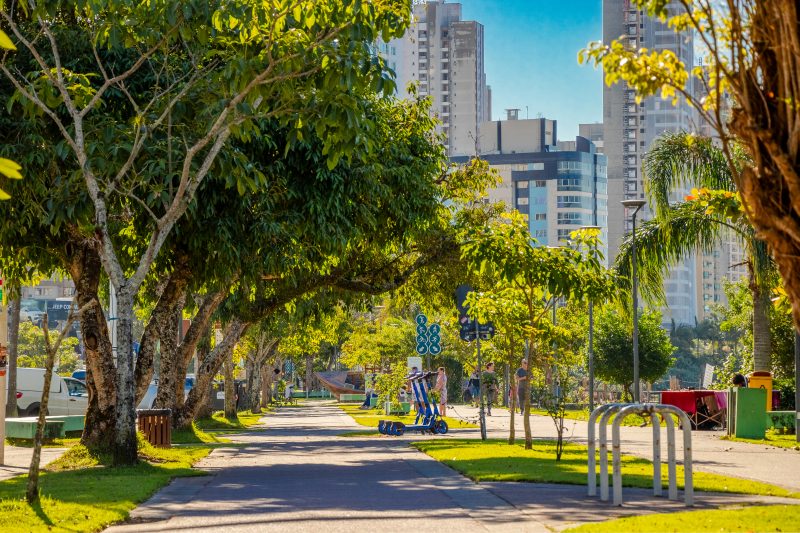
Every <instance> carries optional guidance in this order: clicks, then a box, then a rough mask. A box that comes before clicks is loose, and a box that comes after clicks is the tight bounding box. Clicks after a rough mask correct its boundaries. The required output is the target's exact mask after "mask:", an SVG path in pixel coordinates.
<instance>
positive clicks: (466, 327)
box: [455, 285, 494, 440]
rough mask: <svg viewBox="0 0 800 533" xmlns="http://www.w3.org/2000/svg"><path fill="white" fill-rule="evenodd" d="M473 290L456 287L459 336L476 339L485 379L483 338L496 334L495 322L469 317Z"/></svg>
mask: <svg viewBox="0 0 800 533" xmlns="http://www.w3.org/2000/svg"><path fill="white" fill-rule="evenodd" d="M470 292H472V287H470V286H469V285H459V286H458V288H456V295H455V296H456V307H457V308H458V322H459V324H461V330H460V331H459V337H461V339H462V340H464V341H467V342H471V341H473V340H474V341H476V344H475V347H476V350H477V355H478V378H479V380H483V361H481V339H483V340H489V339H491V338H492V337H493V336H494V324H492V323H491V322H488V323H486V324H481V323H480V322H478V321H477V320H473V319H471V318H470V317H469V314H468V311H469V306H468V305H467V304H466V303H465V302H466V300H467V295H468V294H469V293H470ZM483 389H484V387H483V383H482V382H480V387H479V389H478V395H479V397H480V402H479V404H480V408H479V411H478V418H479V419H480V425H481V440H486V415H485V413H484V406H485V401H484V398H485V396H484V394H483Z"/></svg>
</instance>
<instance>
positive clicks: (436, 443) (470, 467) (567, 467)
mask: <svg viewBox="0 0 800 533" xmlns="http://www.w3.org/2000/svg"><path fill="white" fill-rule="evenodd" d="M412 446H415V447H416V448H417V449H419V450H421V451H423V452H425V453H427V454H428V455H430V456H431V457H433V458H434V459H437V460H439V461H441V462H443V463H444V464H446V465H448V466H450V467H451V468H454V469H455V470H457V471H459V472H461V473H462V474H464V475H465V476H467V477H469V478H470V479H472V480H474V481H528V482H534V483H564V484H569V485H585V484H586V474H587V465H586V459H587V453H588V451H587V447H586V446H584V445H580V444H573V443H567V444H565V445H564V453H563V455H562V456H561V460H560V461H556V455H555V443H554V442H553V441H535V442H534V444H533V449H532V450H526V449H525V447H524V442H523V443H521V444H515V445H511V446H510V445H509V444H508V443H507V442H506V441H501V440H488V441H485V442H483V441H480V440H472V439H469V440H467V439H458V440H430V441H422V442H414V443H412ZM609 455H610V454H609ZM608 462H609V467H608V469H609V474H610V473H611V457H609V461H608ZM598 471H599V468H598ZM661 472H662V473H661V476H662V480H663V481H664V483H663V484H664V487H666V486H667V482H668V481H667V468H666V465H664V466H662V470H661ZM610 477H611V476H610V475H609V484H610V483H611V480H610ZM677 478H678V479H677V482H678V488H683V467H682V466H680V465H678V468H677ZM693 478H694V489H695V490H697V491H712V492H734V493H741V494H761V495H769V496H785V497H791V498H800V493H793V492H790V491H788V490H786V489H784V488H782V487H776V486H774V485H769V484H767V483H760V482H758V481H750V480H747V479H739V478H732V477H727V476H722V475H719V474H710V473H707V472H698V471H696V470H695V471H694V475H693ZM622 484H623V485H624V486H626V487H642V488H651V487H652V486H653V466H652V463H651V462H650V461H648V460H646V459H641V458H638V457H633V456H630V455H623V456H622Z"/></svg>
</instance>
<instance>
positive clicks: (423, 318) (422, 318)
mask: <svg viewBox="0 0 800 533" xmlns="http://www.w3.org/2000/svg"><path fill="white" fill-rule="evenodd" d="M415 320H416V321H417V324H419V325H420V326H424V325H425V324H427V323H428V317H426V316H425V315H423V314H422V313H420V314H418V315H417V316H416V319H415Z"/></svg>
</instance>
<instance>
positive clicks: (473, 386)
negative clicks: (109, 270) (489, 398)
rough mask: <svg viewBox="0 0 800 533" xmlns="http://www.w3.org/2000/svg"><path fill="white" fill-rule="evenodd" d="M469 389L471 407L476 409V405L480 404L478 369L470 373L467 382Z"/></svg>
mask: <svg viewBox="0 0 800 533" xmlns="http://www.w3.org/2000/svg"><path fill="white" fill-rule="evenodd" d="M467 386H468V388H469V395H470V399H471V400H472V405H473V406H475V407H478V403H480V398H479V396H480V393H481V389H480V386H481V378H480V376H479V375H478V369H477V368H476V369H475V370H473V371H472V374H470V376H469V382H468V383H467Z"/></svg>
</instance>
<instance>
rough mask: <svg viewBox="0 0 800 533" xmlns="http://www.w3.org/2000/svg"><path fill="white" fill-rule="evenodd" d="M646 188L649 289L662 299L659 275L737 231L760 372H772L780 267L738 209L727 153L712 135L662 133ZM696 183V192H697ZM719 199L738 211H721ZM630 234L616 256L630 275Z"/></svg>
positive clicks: (640, 248) (643, 252)
mask: <svg viewBox="0 0 800 533" xmlns="http://www.w3.org/2000/svg"><path fill="white" fill-rule="evenodd" d="M729 149H730V150H731V153H732V154H733V155H734V156H735V158H736V159H735V164H736V168H737V169H741V168H743V167H744V166H745V165H747V164H748V158H747V156H746V155H745V154H744V153H743V151H742V150H741V148H740V147H739V146H738V145H735V144H733V145H731V146H730V148H729ZM643 170H644V179H645V189H646V191H647V195H648V198H649V199H650V204H651V205H652V206H653V207H654V210H655V214H656V216H655V218H653V219H652V220H649V221H647V222H645V223H644V224H642V226H641V229H640V230H638V231H637V233H636V249H637V251H636V259H637V264H638V267H639V271H640V273H641V279H642V281H643V283H642V288H643V289H644V291H645V292H646V293H649V294H651V295H655V296H656V297H660V299H662V300H663V292H662V284H661V283H662V277H663V275H664V274H665V273H667V272H668V271H669V268H670V267H671V266H673V265H674V264H675V263H676V262H678V261H680V260H682V259H685V258H686V257H687V256H689V255H691V254H693V253H695V252H696V251H697V250H698V249H699V250H702V251H704V252H710V251H712V250H714V249H715V248H716V247H717V246H718V245H719V244H720V242H721V240H722V238H723V237H725V236H726V235H733V236H735V238H736V239H737V240H738V241H739V242H740V243H741V244H742V246H743V247H744V249H745V252H746V254H747V268H748V272H749V279H750V290H751V292H752V293H753V298H752V300H753V303H754V310H753V327H752V329H753V333H754V337H753V339H754V353H753V356H754V357H753V361H754V366H755V368H754V369H755V370H769V368H770V361H769V354H770V327H769V309H770V307H771V303H770V296H771V288H772V286H773V285H774V284H775V282H776V278H777V275H776V272H775V267H774V264H773V262H772V260H771V259H770V257H769V255H768V253H767V249H766V245H765V244H764V242H763V241H762V240H761V239H759V238H758V237H756V234H755V230H754V229H753V226H751V225H750V223H749V221H748V220H747V219H746V217H744V216H743V213H742V212H740V211H739V209H738V203H737V202H736V199H737V198H738V196H737V194H736V187H735V185H734V181H733V177H732V173H731V170H730V167H729V166H728V164H727V163H726V159H725V154H724V153H723V152H722V150H721V149H719V148H717V147H716V146H715V145H714V143H713V140H712V139H709V138H704V137H697V136H695V135H692V134H689V133H665V134H663V135H662V136H661V137H659V138H658V139H656V141H655V142H654V143H653V145H652V146H651V147H650V149H649V150H648V152H647V154H646V155H645V157H644V162H643ZM687 185H691V186H694V187H695V189H694V195H690V196H689V197H687V199H686V201H683V202H678V203H671V202H670V198H671V196H672V195H673V194H674V192H675V190H676V189H678V188H681V187H686V186H687ZM698 187H699V189H698ZM722 202H725V203H726V204H727V205H730V206H733V208H726V209H719V207H720V205H722ZM631 239H632V237H631V236H628V237H626V239H625V241H624V242H623V244H622V246H621V248H620V255H619V256H617V268H618V270H619V271H620V274H621V275H622V276H627V274H628V272H629V270H630V262H631Z"/></svg>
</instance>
